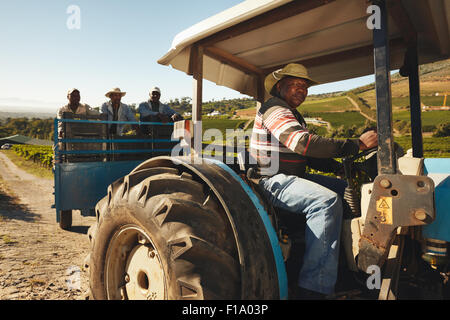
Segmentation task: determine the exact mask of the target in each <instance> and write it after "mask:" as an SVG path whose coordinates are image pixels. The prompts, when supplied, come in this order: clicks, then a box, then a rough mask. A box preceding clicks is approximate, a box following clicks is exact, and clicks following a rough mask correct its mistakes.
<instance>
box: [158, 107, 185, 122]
mask: <svg viewBox="0 0 450 320" xmlns="http://www.w3.org/2000/svg"><path fill="white" fill-rule="evenodd" d="M163 113H164V114H166V115H168V116H169V117H170V118H172V120H173V121H179V120H183V117H182V116H181V115H180V114H179V113H178V112H176V111H175V110H173V109H172V108H170V107H169V106H168V105H167V104H163Z"/></svg>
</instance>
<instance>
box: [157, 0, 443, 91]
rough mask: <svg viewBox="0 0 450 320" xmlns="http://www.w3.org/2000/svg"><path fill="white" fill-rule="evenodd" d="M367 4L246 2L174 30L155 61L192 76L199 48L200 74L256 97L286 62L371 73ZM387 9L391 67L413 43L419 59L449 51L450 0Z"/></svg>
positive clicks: (324, 71)
mask: <svg viewBox="0 0 450 320" xmlns="http://www.w3.org/2000/svg"><path fill="white" fill-rule="evenodd" d="M373 4H376V3H375V2H374V3H373ZM370 5H372V3H371V2H369V1H366V0H296V1H290V0H247V1H244V2H242V3H240V4H238V5H236V6H234V7H232V8H230V9H228V10H225V11H223V12H221V13H219V14H217V15H215V16H212V17H210V18H208V19H206V20H204V21H202V22H199V23H197V24H195V25H193V26H192V27H190V28H188V29H186V30H184V31H183V32H181V33H179V34H178V35H177V36H176V37H175V38H174V40H173V42H172V47H171V48H170V50H169V52H168V53H167V54H166V55H164V56H163V57H161V58H160V59H159V60H158V63H160V64H163V65H171V66H172V67H173V68H175V69H177V70H180V71H183V72H186V73H187V74H192V52H193V50H192V48H193V46H197V47H200V48H202V50H203V54H204V58H203V78H205V79H207V80H210V81H212V82H214V83H216V84H218V85H223V86H226V87H228V88H231V89H234V90H237V91H239V92H241V93H242V94H246V95H249V96H253V97H256V96H257V94H258V81H259V83H261V79H263V77H264V76H265V75H267V74H268V73H269V72H272V71H274V70H277V69H279V68H281V67H283V66H284V65H286V64H287V63H290V62H296V63H301V64H304V65H305V66H306V67H307V68H308V71H309V74H310V76H311V77H312V78H313V79H315V80H317V81H319V82H321V83H327V82H333V81H339V80H345V79H350V78H355V77H360V76H364V75H369V74H373V73H374V61H373V59H374V58H373V50H374V47H373V30H372V29H370V28H368V26H367V22H368V20H369V24H370V23H371V25H372V26H375V27H376V20H374V19H375V16H374V14H376V11H373V10H371V9H370V8H368V7H369V6H370ZM387 9H388V12H389V20H388V32H389V39H390V66H391V70H395V69H399V68H400V67H401V66H402V65H403V62H404V56H405V52H406V49H407V48H408V46H410V45H411V44H413V43H417V49H418V59H419V64H424V63H430V62H433V61H438V60H442V59H446V58H448V57H449V55H450V36H449V35H450V24H449V23H450V1H446V0H387ZM371 17H372V18H371ZM266 95H267V93H266Z"/></svg>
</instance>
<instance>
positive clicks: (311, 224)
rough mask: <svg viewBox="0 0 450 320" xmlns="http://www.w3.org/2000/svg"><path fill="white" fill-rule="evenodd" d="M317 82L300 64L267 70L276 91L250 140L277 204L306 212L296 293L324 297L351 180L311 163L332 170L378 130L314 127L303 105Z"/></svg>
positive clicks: (265, 187) (263, 183) (331, 281)
mask: <svg viewBox="0 0 450 320" xmlns="http://www.w3.org/2000/svg"><path fill="white" fill-rule="evenodd" d="M314 84H317V82H316V81H314V80H312V79H311V78H310V77H309V75H308V72H307V70H306V68H305V67H304V66H303V65H300V64H294V63H292V64H288V65H286V66H285V67H284V68H282V69H280V70H277V71H275V72H272V73H270V74H269V75H267V76H266V78H265V82H264V86H265V89H266V90H267V92H268V93H270V94H271V95H272V97H271V98H270V99H268V100H267V101H266V102H264V103H263V104H262V106H261V107H260V109H259V110H258V112H257V115H256V117H255V122H254V127H253V134H252V139H251V143H250V152H251V154H252V155H253V157H255V159H256V160H257V172H258V173H259V178H260V179H259V186H260V187H261V189H262V192H263V193H264V196H265V197H266V198H267V199H268V201H269V202H270V203H271V204H272V205H273V206H274V207H277V208H282V209H284V210H286V211H290V212H292V213H293V214H303V215H305V217H306V230H305V241H306V248H305V253H304V257H303V266H302V268H301V270H300V274H299V278H298V287H296V289H295V295H294V296H296V297H299V298H304V299H309V298H314V299H320V298H324V297H325V296H326V295H328V294H332V293H333V292H334V286H335V283H336V279H337V271H338V258H339V239H340V231H341V221H342V215H343V203H342V196H343V192H344V189H345V186H346V182H345V181H344V180H340V179H336V178H332V177H327V176H323V175H312V174H305V167H306V165H307V164H308V165H309V166H311V167H313V168H315V169H319V167H322V168H321V169H322V171H324V170H323V169H327V166H328V165H329V167H328V171H335V170H337V169H338V166H337V165H336V164H337V163H338V162H337V161H335V160H333V159H332V158H336V157H345V156H348V155H353V154H356V153H358V152H359V150H365V149H369V148H372V147H375V146H377V144H378V140H377V134H376V132H375V131H373V130H372V131H368V132H366V133H364V134H362V135H361V137H360V138H359V139H346V140H338V139H330V138H325V137H321V136H319V135H315V134H311V133H309V132H308V129H307V128H306V123H305V121H304V119H303V117H302V116H301V115H300V113H299V112H298V111H297V107H298V106H300V105H301V104H302V103H303V102H304V101H305V99H306V96H307V94H308V87H309V86H311V85H314ZM276 155H278V157H275V156H276ZM274 161H278V163H277V164H276V166H275V167H276V169H273V168H274V166H271V165H273V163H271V162H274ZM268 168H272V170H268Z"/></svg>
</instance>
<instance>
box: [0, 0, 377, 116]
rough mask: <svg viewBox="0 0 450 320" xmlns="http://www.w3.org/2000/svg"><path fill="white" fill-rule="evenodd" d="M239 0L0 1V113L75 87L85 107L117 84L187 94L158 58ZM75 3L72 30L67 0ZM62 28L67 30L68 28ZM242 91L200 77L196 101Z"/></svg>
mask: <svg viewBox="0 0 450 320" xmlns="http://www.w3.org/2000/svg"><path fill="white" fill-rule="evenodd" d="M240 2H242V0H191V1H186V0H165V1H155V0H129V1H125V0H71V1H66V0H40V1H36V0H14V1H13V0H1V1H0V43H1V44H0V111H11V112H14V111H19V110H21V109H24V108H25V109H26V108H33V110H36V111H42V112H44V111H51V112H53V111H56V109H57V108H58V107H59V106H62V105H64V104H66V103H67V98H66V96H67V91H68V90H69V89H70V88H78V89H79V90H80V92H81V102H83V103H87V104H89V105H90V106H92V107H96V106H100V105H101V104H102V103H103V102H105V101H107V98H106V97H105V95H104V94H105V93H106V92H107V91H109V90H110V89H111V88H114V87H119V88H120V89H121V90H122V91H126V92H127V94H126V96H125V97H123V98H122V102H124V103H137V104H138V103H140V102H142V101H145V100H147V99H148V91H149V89H150V88H152V87H154V86H158V87H160V88H161V91H162V96H161V100H162V101H163V102H168V101H170V100H171V99H175V98H181V97H185V96H188V97H191V96H192V77H190V76H188V75H186V74H185V73H183V72H181V71H178V70H175V69H172V68H171V67H168V66H162V65H159V64H158V63H157V60H158V59H159V58H161V57H162V56H164V55H165V54H166V53H167V52H168V51H169V49H170V47H171V43H172V40H173V39H174V37H175V36H176V35H177V34H178V33H180V32H181V31H183V30H185V29H187V28H189V27H190V26H192V25H194V24H196V23H198V22H200V21H202V20H204V19H206V18H208V17H210V16H212V15H214V14H217V13H219V12H221V11H223V10H226V9H228V8H230V7H232V6H234V5H236V4H238V3H240ZM72 5H75V6H77V7H78V8H79V17H80V19H79V22H80V23H79V29H78V28H73V27H77V25H76V24H74V21H75V20H73V19H72V18H73V17H74V13H75V12H74V11H70V10H69V11H68V9H71V6H72ZM68 22H69V26H71V27H72V28H69V27H68ZM373 80H374V79H373V76H367V77H362V78H358V79H351V80H346V81H341V82H336V83H329V84H324V85H319V86H315V87H312V88H311V89H310V90H309V93H310V94H316V93H325V92H333V91H340V90H348V89H351V88H355V87H357V86H361V85H364V84H367V83H370V82H373ZM241 97H246V96H244V95H242V94H240V93H238V92H236V91H234V90H231V89H228V88H225V87H222V86H217V85H215V84H214V83H211V82H209V81H207V80H204V89H203V101H210V100H212V99H214V100H220V99H222V98H241Z"/></svg>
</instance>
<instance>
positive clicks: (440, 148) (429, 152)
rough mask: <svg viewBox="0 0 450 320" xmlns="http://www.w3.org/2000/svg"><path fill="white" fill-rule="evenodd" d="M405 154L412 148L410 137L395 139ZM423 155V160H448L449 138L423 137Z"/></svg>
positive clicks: (449, 156)
mask: <svg viewBox="0 0 450 320" xmlns="http://www.w3.org/2000/svg"><path fill="white" fill-rule="evenodd" d="M394 140H395V142H397V143H398V144H399V145H400V146H401V147H402V148H403V150H404V151H405V152H406V151H407V150H408V149H410V148H411V146H412V141H411V136H401V137H395V138H394ZM423 153H424V157H425V158H450V137H442V138H437V137H423Z"/></svg>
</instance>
